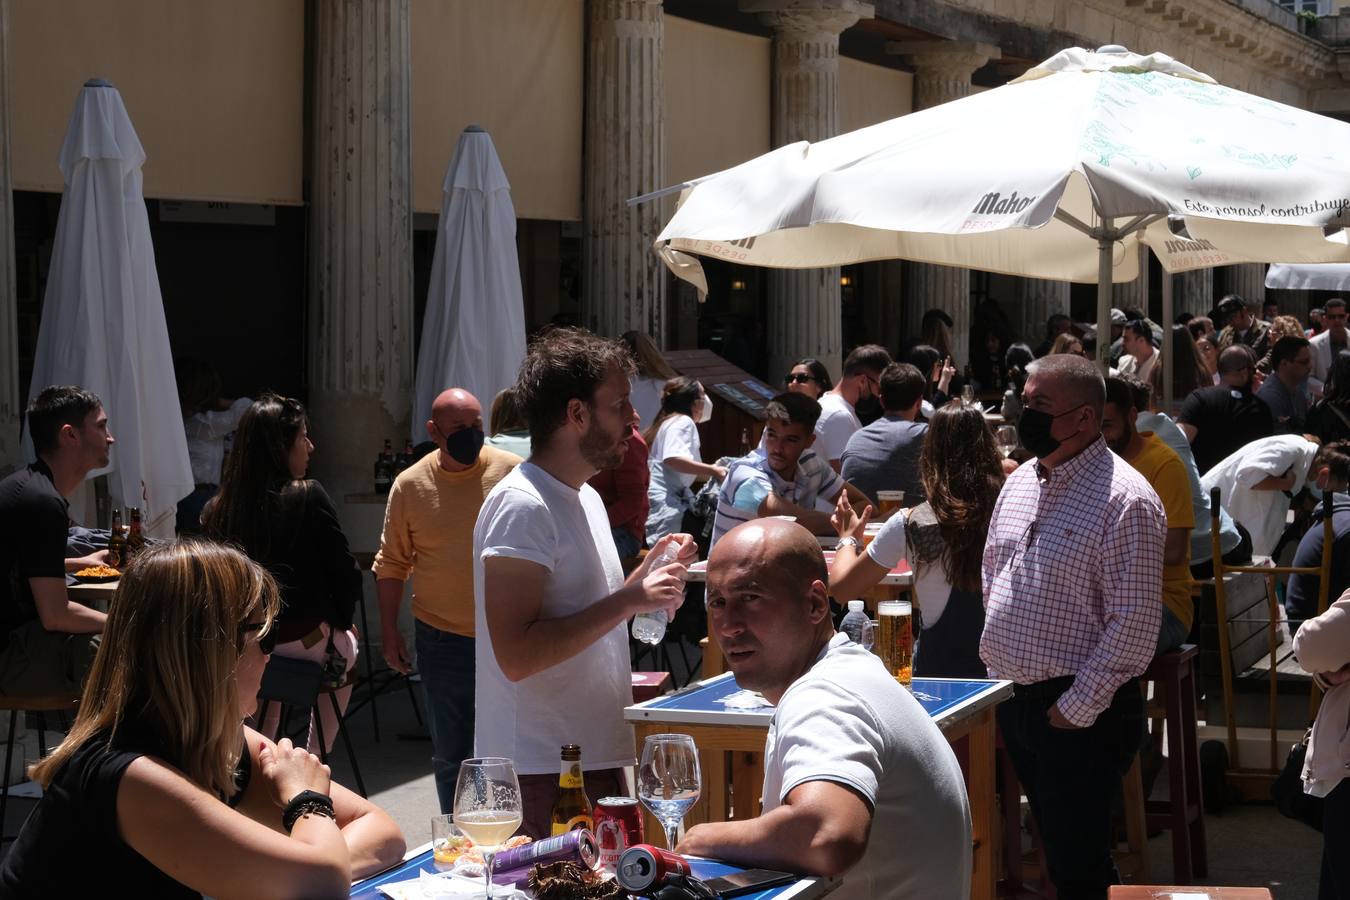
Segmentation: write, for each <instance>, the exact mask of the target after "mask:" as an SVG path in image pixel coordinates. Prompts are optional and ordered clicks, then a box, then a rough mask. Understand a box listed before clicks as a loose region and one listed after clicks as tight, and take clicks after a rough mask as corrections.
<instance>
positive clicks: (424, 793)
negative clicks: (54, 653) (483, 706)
mask: <svg viewBox="0 0 1350 900" xmlns="http://www.w3.org/2000/svg"><path fill="white" fill-rule="evenodd" d="M376 652H377V653H378V651H376ZM418 702H419V703H420V702H421V701H420V697H419V701H418ZM378 703H379V714H380V725H381V740H380V741H379V742H378V743H377V742H376V741H375V736H374V730H373V723H372V720H371V715H370V710H369V708H365V709H361V710H358V711H357V712H356V713H355V714H354V715H353V716H352V717H351V718H350V719H349V720H348V723H347V728H348V730H349V733H350V735H351V737H352V740H353V743H354V744H355V747H356V752H357V758H358V761H359V763H360V765H361V771H362V774H363V776H364V777H365V781H366V787H367V789H368V791H369V792H370V796H371V797H372V799H374V800H375V802H377V803H378V804H380V806H382V807H383V808H384V809H386V810H388V811H389V813H390V814H391V815H392V816H393V817H394V819H395V820H396V821H397V822H398V823H399V825H400V826H401V827H402V828H403V831H404V834H405V836H406V837H407V840H408V845H409V846H410V847H411V846H416V845H418V844H421V843H423V842H425V841H427V840H428V839H429V837H430V818H431V816H432V815H433V814H435V813H436V812H437V811H438V810H437V804H436V791H435V787H434V785H433V783H432V778H431V760H430V756H431V745H430V743H429V742H428V741H426V740H424V739H419V735H422V734H424V732H423V730H422V729H421V728H420V727H419V726H418V723H417V721H416V719H415V717H414V715H413V709H412V704H411V703H410V701H409V697H408V694H407V692H406V691H405V690H403V689H402V688H400V687H396V688H395V689H394V690H392V691H390V692H388V693H385V694H383V695H381V696H380V698H379V701H378ZM332 764H333V771H334V775H335V777H336V778H337V779H338V780H339V781H341V782H342V783H344V784H346V785H349V786H351V785H352V784H353V783H354V780H353V778H352V777H351V767H350V765H349V763H348V761H347V759H346V756H345V754H344V753H343V751H342V749H341V744H339V746H338V748H337V749H336V750H335V752H334V754H333V759H332ZM1165 783H1166V777H1165V776H1163V777H1162V778H1160V779H1159V784H1165ZM31 808H32V802H31V801H19V800H16V801H12V802H11V805H10V811H9V815H8V816H7V817H6V818H7V821H6V822H5V823H4V824H5V832H6V833H7V834H12V833H13V832H14V830H15V829H17V827H18V826H19V824H20V823H21V821H22V819H23V817H24V816H25V815H27V812H28V810H29V809H31ZM1206 826H1207V828H1208V837H1209V855H1210V877H1209V878H1208V879H1207V883H1209V884H1223V885H1240V886H1267V887H1269V888H1270V889H1271V892H1272V893H1273V894H1274V896H1275V898H1276V900H1315V898H1316V896H1317V872H1318V864H1319V860H1320V853H1321V836H1320V835H1318V834H1316V833H1314V832H1312V831H1311V830H1309V829H1308V828H1306V827H1304V826H1302V825H1300V824H1298V823H1296V822H1292V821H1290V820H1288V819H1284V818H1282V817H1280V816H1279V814H1277V813H1276V812H1275V810H1274V808H1273V807H1271V806H1270V805H1268V804H1264V805H1263V804H1246V805H1241V806H1236V807H1232V806H1230V807H1229V809H1228V811H1226V812H1225V813H1224V815H1222V816H1211V817H1209V818H1208V819H1207V820H1206ZM1149 856H1150V867H1151V871H1152V874H1153V878H1152V880H1153V881H1155V882H1166V881H1167V880H1168V876H1169V875H1170V873H1171V843H1170V839H1169V837H1168V835H1167V834H1166V833H1164V834H1162V835H1159V836H1158V837H1155V838H1153V839H1152V840H1151V841H1150V842H1149Z"/></svg>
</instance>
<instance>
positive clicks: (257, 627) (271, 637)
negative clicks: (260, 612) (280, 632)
mask: <svg viewBox="0 0 1350 900" xmlns="http://www.w3.org/2000/svg"><path fill="white" fill-rule="evenodd" d="M266 625H267V623H266V622H245V623H244V624H243V625H240V626H239V636H240V637H244V636H245V635H249V634H252V633H253V632H255V631H262V630H263V628H265V627H266ZM276 647H277V630H276V629H275V628H268V629H267V631H264V632H263V633H262V634H260V635H258V648H259V649H260V650H262V652H263V653H271V652H272V651H273V650H275V649H276Z"/></svg>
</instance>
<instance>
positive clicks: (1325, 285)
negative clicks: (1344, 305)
mask: <svg viewBox="0 0 1350 900" xmlns="http://www.w3.org/2000/svg"><path fill="white" fill-rule="evenodd" d="M1266 287H1268V288H1276V289H1277V290H1287V291H1344V290H1350V265H1347V264H1345V263H1325V264H1323V265H1312V266H1283V265H1281V266H1271V267H1270V268H1269V269H1268V270H1267V271H1266Z"/></svg>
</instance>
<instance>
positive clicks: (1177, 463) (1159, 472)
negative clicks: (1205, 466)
mask: <svg viewBox="0 0 1350 900" xmlns="http://www.w3.org/2000/svg"><path fill="white" fill-rule="evenodd" d="M1138 415H1139V410H1138V409H1136V408H1135V399H1134V391H1133V389H1132V388H1131V387H1130V384H1129V382H1127V381H1125V380H1123V379H1120V378H1108V379H1106V406H1105V407H1104V409H1103V411H1102V437H1103V438H1105V439H1106V444H1107V446H1108V447H1110V448H1111V449H1112V450H1113V451H1114V452H1115V453H1116V455H1118V456H1119V457H1121V458H1122V459H1124V460H1125V462H1127V463H1129V464H1130V465H1131V466H1133V467H1134V469H1135V470H1136V471H1138V472H1139V474H1140V475H1143V476H1144V478H1145V479H1146V480H1147V481H1148V483H1149V484H1150V485H1152V486H1153V490H1154V491H1156V492H1157V494H1158V499H1159V500H1161V501H1162V505H1163V512H1165V513H1167V541H1166V543H1165V544H1164V545H1163V572H1162V603H1163V615H1162V628H1161V630H1160V633H1159V635H1158V650H1157V652H1158V653H1163V652H1165V651H1167V650H1175V649H1176V648H1177V647H1180V646H1181V645H1182V644H1183V643H1184V642H1185V640H1186V636H1187V635H1188V634H1190V631H1191V623H1192V621H1194V619H1195V605H1194V602H1193V601H1192V600H1191V566H1190V562H1191V529H1192V528H1194V527H1195V507H1193V506H1192V505H1191V485H1190V481H1189V480H1188V479H1187V478H1186V466H1185V464H1184V463H1183V462H1182V461H1181V457H1179V456H1177V454H1176V452H1175V451H1174V450H1173V449H1172V448H1171V447H1169V446H1167V445H1166V444H1164V443H1163V442H1162V441H1161V440H1160V439H1159V438H1158V437H1157V436H1156V435H1154V434H1153V432H1151V431H1138V430H1136V429H1135V427H1134V421H1135V419H1136V418H1137V417H1138Z"/></svg>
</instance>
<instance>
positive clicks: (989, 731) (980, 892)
mask: <svg viewBox="0 0 1350 900" xmlns="http://www.w3.org/2000/svg"><path fill="white" fill-rule="evenodd" d="M969 734H970V741H969V746H970V776H969V781H968V782H967V783H966V794H967V796H968V797H969V798H970V822H971V833H972V837H973V839H974V858H973V861H972V865H971V871H970V896H971V900H994V895H995V890H996V887H997V881H998V870H997V868H996V867H995V865H994V831H995V829H997V828H998V808H997V804H996V803H995V802H994V791H995V780H994V710H993V709H992V708H990V709H985V710H981V711H980V712H979V713H978V714H976V715H975V717H974V718H973V720H972V721H971V723H970V731H969Z"/></svg>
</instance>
